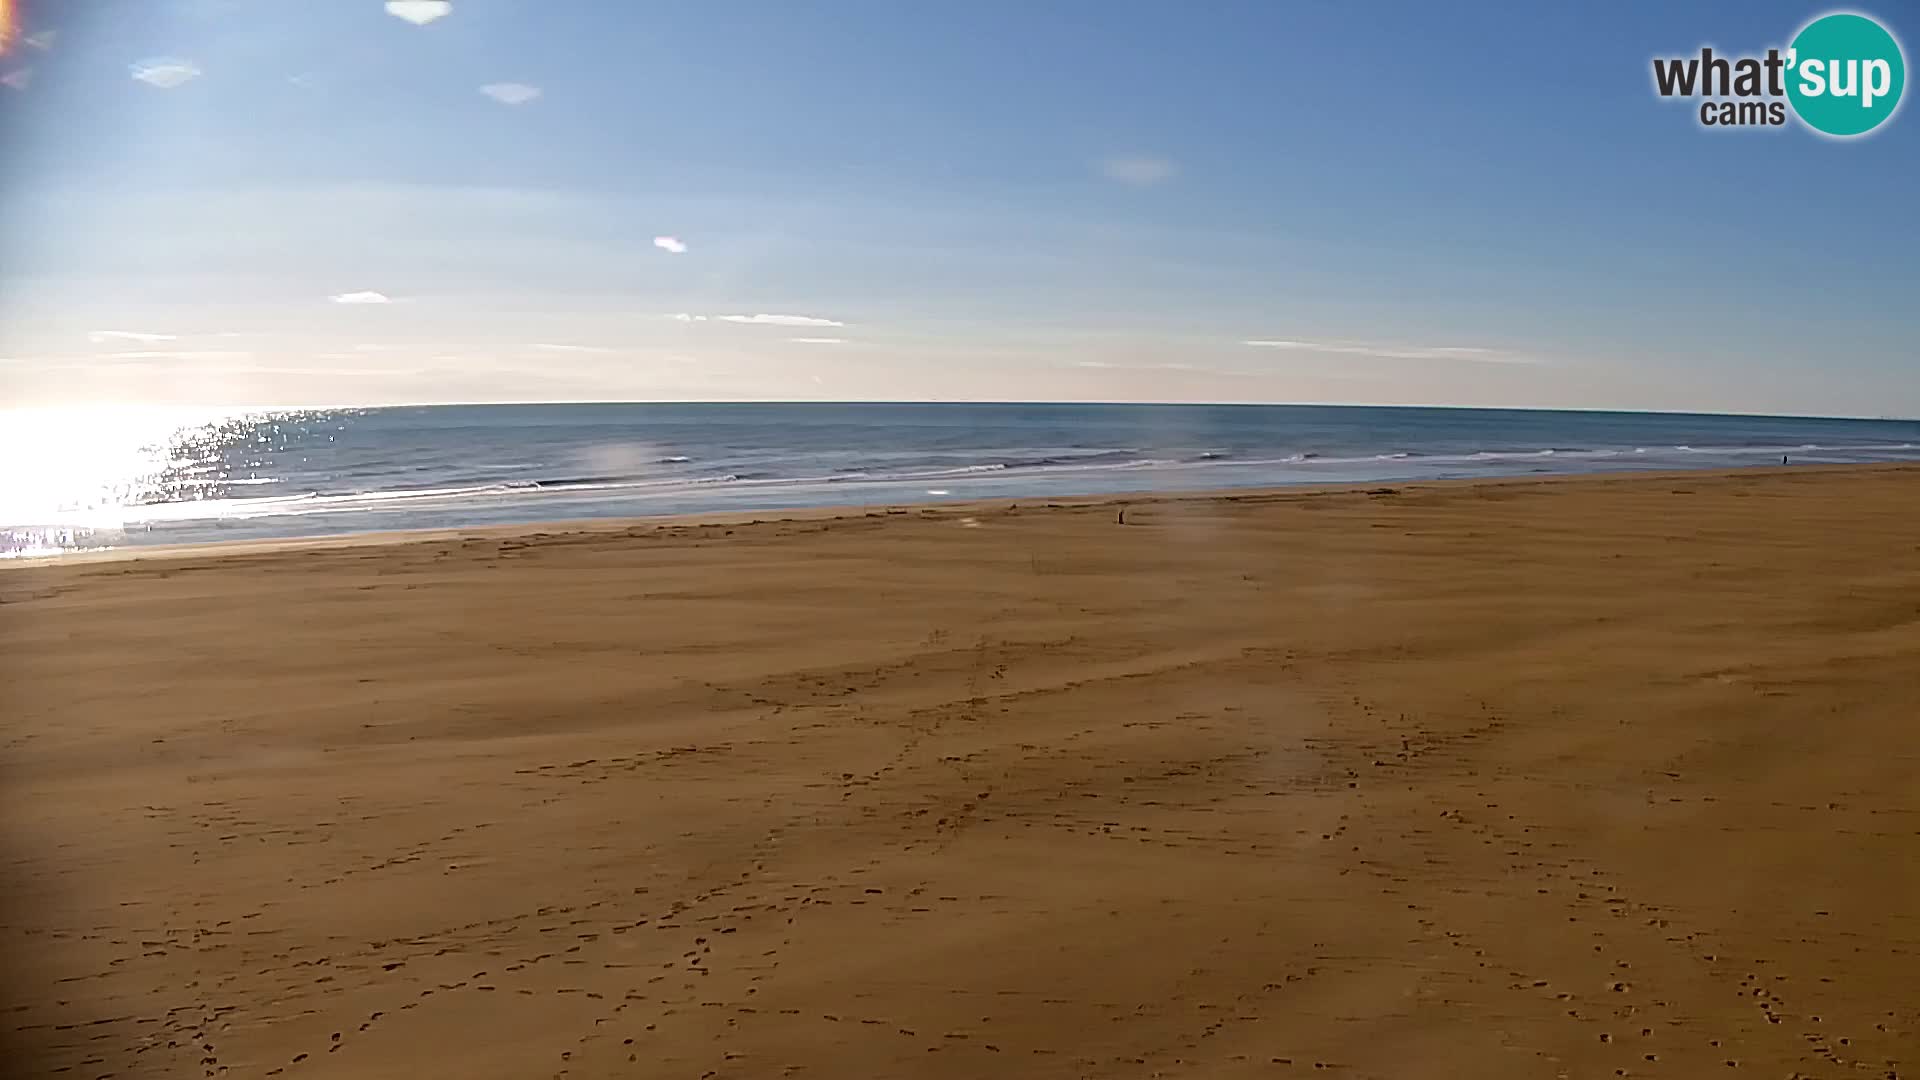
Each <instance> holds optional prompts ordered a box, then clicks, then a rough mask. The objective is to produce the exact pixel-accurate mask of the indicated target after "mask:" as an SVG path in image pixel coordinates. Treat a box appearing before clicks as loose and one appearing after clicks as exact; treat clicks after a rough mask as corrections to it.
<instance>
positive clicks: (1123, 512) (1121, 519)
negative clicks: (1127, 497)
mask: <svg viewBox="0 0 1920 1080" xmlns="http://www.w3.org/2000/svg"><path fill="white" fill-rule="evenodd" d="M1113 523H1114V524H1115V525H1125V524H1126V523H1127V508H1126V507H1124V506H1123V507H1121V508H1120V512H1119V513H1118V514H1115V515H1114V516H1113Z"/></svg>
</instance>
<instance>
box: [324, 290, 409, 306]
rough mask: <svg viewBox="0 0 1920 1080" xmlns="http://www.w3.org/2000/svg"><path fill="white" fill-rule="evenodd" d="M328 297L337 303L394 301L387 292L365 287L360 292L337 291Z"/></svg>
mask: <svg viewBox="0 0 1920 1080" xmlns="http://www.w3.org/2000/svg"><path fill="white" fill-rule="evenodd" d="M327 299H329V300H331V301H333V302H334V303H336V304H391V303H393V297H391V296H388V295H387V294H386V293H383V292H374V291H373V290H372V289H364V290H362V291H360V292H343V293H335V294H334V295H332V296H329V297H327Z"/></svg>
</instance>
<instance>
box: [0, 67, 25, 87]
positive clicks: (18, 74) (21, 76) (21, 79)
mask: <svg viewBox="0 0 1920 1080" xmlns="http://www.w3.org/2000/svg"><path fill="white" fill-rule="evenodd" d="M32 84H33V69H32V68H24V67H23V68H20V69H18V70H16V71H9V72H7V73H6V74H5V75H0V86H5V87H7V88H8V89H9V90H25V89H26V88H27V87H28V86H30V85H32Z"/></svg>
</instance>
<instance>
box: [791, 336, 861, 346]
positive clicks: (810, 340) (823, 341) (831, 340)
mask: <svg viewBox="0 0 1920 1080" xmlns="http://www.w3.org/2000/svg"><path fill="white" fill-rule="evenodd" d="M787 340H788V341H791V342H793V343H794V344H796V345H845V344H846V343H847V339H846V338H843V337H790V338H788V339H787Z"/></svg>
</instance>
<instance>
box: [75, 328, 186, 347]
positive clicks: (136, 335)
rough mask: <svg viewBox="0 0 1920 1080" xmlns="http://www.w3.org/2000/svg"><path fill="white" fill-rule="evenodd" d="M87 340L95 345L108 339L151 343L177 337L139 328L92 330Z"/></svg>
mask: <svg viewBox="0 0 1920 1080" xmlns="http://www.w3.org/2000/svg"><path fill="white" fill-rule="evenodd" d="M87 340H88V341H91V342H93V343H94V344H95V345H98V344H100V343H102V342H107V341H138V342H141V343H142V344H151V343H153V342H156V341H173V340H175V338H174V335H172V334H149V333H144V332H142V331H139V330H91V331H88V333H87Z"/></svg>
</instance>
